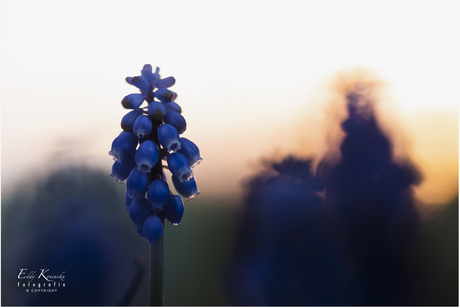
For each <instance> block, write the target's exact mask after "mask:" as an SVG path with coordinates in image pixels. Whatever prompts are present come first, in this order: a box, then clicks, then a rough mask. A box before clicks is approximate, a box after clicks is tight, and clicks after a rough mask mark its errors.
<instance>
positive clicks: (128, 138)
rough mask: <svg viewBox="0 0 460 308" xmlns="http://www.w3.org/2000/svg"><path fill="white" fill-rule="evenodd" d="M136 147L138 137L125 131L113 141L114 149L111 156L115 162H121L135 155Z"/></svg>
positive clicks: (110, 153)
mask: <svg viewBox="0 0 460 308" xmlns="http://www.w3.org/2000/svg"><path fill="white" fill-rule="evenodd" d="M136 147H137V138H136V136H134V134H133V133H130V132H125V131H123V132H121V133H120V135H118V137H117V138H115V139H114V140H113V142H112V149H111V150H110V152H109V155H110V156H112V157H113V159H114V160H115V161H118V162H121V160H123V159H125V158H128V157H130V156H132V155H134V153H135V152H136Z"/></svg>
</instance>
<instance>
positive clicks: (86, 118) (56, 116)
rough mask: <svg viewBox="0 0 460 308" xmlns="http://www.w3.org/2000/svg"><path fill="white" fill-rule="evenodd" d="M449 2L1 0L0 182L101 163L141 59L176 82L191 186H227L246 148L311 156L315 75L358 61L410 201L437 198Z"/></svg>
mask: <svg viewBox="0 0 460 308" xmlns="http://www.w3.org/2000/svg"><path fill="white" fill-rule="evenodd" d="M459 3H460V2H459V1H440V0H436V1H372V0H371V1H347V0H340V1H324V0H321V1H314V0H311V1H287V0H283V1H132V0H130V1H40V0H33V1H8V0H2V1H1V2H0V29H1V30H0V31H1V32H0V39H1V41H0V42H1V46H0V48H1V49H0V57H1V62H0V65H1V70H0V74H1V76H0V78H1V84H0V85H1V89H0V90H1V92H0V95H1V133H2V134H1V137H2V142H1V147H2V152H1V154H2V155H1V168H2V193H7V192H8V190H9V189H10V188H11V187H13V185H14V184H15V183H17V182H18V181H19V180H21V179H23V178H26V177H29V178H30V175H31V174H33V173H35V172H41V171H42V170H44V169H46V168H49V167H50V166H61V165H66V164H68V163H69V162H84V163H87V164H90V165H95V166H98V167H100V168H103V169H106V170H110V166H111V164H112V160H111V158H110V157H109V156H108V155H107V152H108V151H109V149H110V144H111V142H112V140H113V138H114V137H115V136H117V135H118V133H119V132H120V131H121V129H120V126H119V122H120V120H121V117H122V116H123V115H124V114H125V113H126V110H124V109H123V108H122V107H121V105H120V101H121V99H122V98H123V97H124V96H125V95H126V94H129V93H135V92H136V89H135V88H133V87H131V86H129V85H128V84H126V83H125V81H124V78H125V77H126V76H134V75H137V74H139V72H140V70H141V69H142V66H143V65H144V64H146V63H150V64H152V65H153V66H154V67H155V66H159V67H160V68H161V73H162V76H164V77H167V76H171V75H173V76H174V77H175V78H176V80H177V82H176V85H175V86H174V88H173V90H174V91H175V92H177V93H178V94H179V98H178V100H177V102H178V103H179V104H180V105H181V106H182V108H183V115H184V116H185V118H186V119H187V123H188V128H187V131H186V132H185V133H184V137H187V138H189V139H191V140H193V141H194V142H195V143H196V144H197V145H198V146H199V147H200V149H201V152H202V156H203V157H204V161H203V162H202V164H200V165H199V166H198V167H197V168H196V169H195V174H196V176H197V181H198V183H199V186H200V190H201V191H202V192H203V194H208V195H223V194H230V193H233V194H236V193H238V192H239V190H240V188H241V179H243V178H245V177H247V176H248V175H250V174H252V173H253V172H255V171H256V170H257V168H258V167H257V166H258V161H259V160H260V158H263V157H265V158H269V157H274V156H277V155H278V156H279V155H283V154H286V153H289V152H295V153H297V154H301V155H309V154H315V155H319V154H320V153H321V151H323V150H324V147H325V145H326V141H325V134H326V131H325V130H326V128H327V126H328V123H329V122H328V119H327V116H326V110H327V105H328V104H327V103H328V94H327V93H328V86H329V83H330V82H331V80H332V79H333V78H334V76H335V75H336V74H337V73H338V72H340V71H344V70H345V71H346V70H349V69H353V68H355V67H357V66H358V67H364V68H367V69H369V70H371V71H373V72H375V74H376V75H377V76H378V78H380V79H381V80H383V81H384V82H386V84H387V86H386V88H385V90H386V98H387V100H386V101H382V102H381V104H380V105H379V106H380V108H381V109H382V111H381V112H382V118H387V119H389V120H388V121H387V122H386V123H387V125H388V126H389V127H393V128H394V127H396V126H397V127H398V131H400V132H401V134H402V135H404V137H401V140H403V142H401V143H402V144H404V147H405V148H406V152H407V153H408V155H409V156H411V158H412V159H414V160H415V161H416V162H417V163H418V164H419V165H420V166H421V168H422V171H423V172H424V174H425V179H426V180H425V182H424V184H422V186H421V187H420V188H419V189H418V191H417V194H418V195H419V197H420V198H422V199H423V200H424V201H426V202H433V201H436V200H441V199H442V198H444V199H446V198H448V197H451V196H452V194H454V193H455V192H456V189H457V187H458V182H457V179H458V103H459V101H460V96H459V90H458V89H459V88H458V85H459V84H460V74H459V73H460V63H459V56H458V55H459V54H460V48H459V46H460V30H459V29H460V27H459V20H460V18H459V14H460V13H459V12H460V5H459ZM392 121H393V122H392ZM438 198H441V199H438ZM444 199H442V200H444Z"/></svg>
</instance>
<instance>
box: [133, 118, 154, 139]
mask: <svg viewBox="0 0 460 308" xmlns="http://www.w3.org/2000/svg"><path fill="white" fill-rule="evenodd" d="M151 131H152V120H150V118H149V117H148V116H146V115H140V116H139V117H137V119H136V121H134V124H133V132H134V134H135V135H136V136H137V138H139V139H142V138H144V137H145V136H147V135H148V134H150V132H151Z"/></svg>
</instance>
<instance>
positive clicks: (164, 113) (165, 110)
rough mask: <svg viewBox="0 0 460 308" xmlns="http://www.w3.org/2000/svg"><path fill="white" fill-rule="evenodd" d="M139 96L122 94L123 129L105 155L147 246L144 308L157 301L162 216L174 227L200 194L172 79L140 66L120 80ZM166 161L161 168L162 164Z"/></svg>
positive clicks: (194, 151)
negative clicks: (137, 72)
mask: <svg viewBox="0 0 460 308" xmlns="http://www.w3.org/2000/svg"><path fill="white" fill-rule="evenodd" d="M126 82H127V83H129V84H130V85H133V86H135V87H136V88H138V89H139V91H140V93H132V94H128V95H126V96H125V97H124V98H123V99H122V101H121V105H122V107H123V108H124V109H130V111H129V112H128V113H127V114H126V115H125V116H124V117H123V118H122V120H121V128H122V129H123V131H122V132H121V133H120V135H119V136H117V137H116V138H115V140H114V141H113V143H112V148H111V150H110V152H109V154H110V155H111V156H112V157H113V159H114V160H115V163H114V164H113V166H112V173H111V176H112V177H113V178H114V179H115V180H117V181H118V182H121V183H122V182H123V181H125V180H126V192H125V207H126V210H127V211H128V212H129V217H130V219H131V220H132V222H133V224H134V225H135V228H136V232H137V233H138V234H139V236H140V237H143V238H145V239H146V240H147V241H148V242H149V243H150V244H151V246H150V247H151V259H150V265H151V266H150V297H149V304H150V305H161V304H162V303H163V282H162V281H163V255H164V252H163V233H164V231H163V228H164V227H163V226H164V219H165V218H166V219H167V220H168V221H169V222H170V224H171V225H179V224H180V222H181V220H182V216H183V214H184V203H183V201H182V198H181V197H180V196H179V195H178V194H180V195H182V196H183V197H184V198H186V199H187V200H190V199H192V198H193V197H195V196H196V195H198V194H199V193H200V192H199V190H198V187H197V184H196V181H195V177H194V175H193V172H192V170H191V168H193V167H195V166H196V165H197V164H198V163H199V162H200V161H201V160H202V158H201V156H200V152H199V149H198V147H197V146H196V145H195V144H194V143H193V142H192V141H190V140H189V139H186V138H183V137H181V136H180V135H181V134H183V133H184V132H185V130H186V128H187V124H186V121H185V118H184V116H183V115H182V108H181V107H180V106H179V105H178V104H177V103H176V102H175V100H176V99H177V93H175V92H173V91H171V90H169V89H168V88H169V87H172V86H173V85H174V84H175V83H176V80H175V78H174V77H172V76H171V77H166V78H161V76H160V69H159V68H158V67H157V68H156V69H155V71H152V66H151V65H150V64H146V65H144V67H143V69H142V70H141V75H140V76H134V77H126ZM164 163H167V166H163V164H164ZM165 169H168V170H170V172H171V173H172V178H171V181H172V182H173V185H174V188H175V190H176V192H177V194H174V192H173V191H171V190H170V189H169V185H168V183H167V181H166V176H165V173H164V170H165Z"/></svg>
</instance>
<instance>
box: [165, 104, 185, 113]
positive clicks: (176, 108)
mask: <svg viewBox="0 0 460 308" xmlns="http://www.w3.org/2000/svg"><path fill="white" fill-rule="evenodd" d="M164 106H165V108H166V110H167V111H169V110H172V111H175V112H178V113H182V108H181V107H180V106H179V104H177V103H176V102H170V103H166V104H164Z"/></svg>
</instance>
